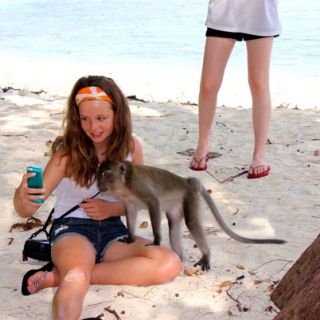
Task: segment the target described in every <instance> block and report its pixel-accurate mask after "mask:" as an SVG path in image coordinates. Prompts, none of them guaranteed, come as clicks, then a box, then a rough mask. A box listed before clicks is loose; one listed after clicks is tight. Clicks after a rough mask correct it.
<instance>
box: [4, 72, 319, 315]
mask: <svg viewBox="0 0 320 320" xmlns="http://www.w3.org/2000/svg"><path fill="white" fill-rule="evenodd" d="M26 68H27V67H26ZM11 71H12V70H11ZM30 71H31V70H30ZM6 74H9V73H8V72H7V73H6ZM75 74H76V73H68V72H66V76H65V77H63V81H62V80H61V81H60V82H59V79H57V78H55V82H54V83H52V82H50V80H49V79H48V78H46V77H44V78H41V74H39V72H35V73H32V74H31V73H29V74H28V73H25V72H22V73H21V78H20V80H19V79H18V78H19V77H18V71H17V72H16V74H15V73H14V72H13V71H12V79H11V80H9V79H8V77H7V78H6V79H1V81H0V85H1V86H2V87H4V86H7V85H12V86H14V87H17V88H28V89H29V90H39V89H43V90H46V91H49V92H50V94H41V95H34V94H31V93H30V92H29V91H28V90H25V94H24V93H23V92H22V93H21V92H20V93H16V92H12V93H10V92H8V93H6V94H0V124H1V126H0V146H1V148H0V150H1V151H0V163H1V172H0V185H1V190H0V199H1V204H2V210H1V213H0V219H1V220H0V221H1V233H0V234H1V247H0V255H1V273H0V283H1V285H0V297H1V300H0V319H6V320H14V319H15V320H21V319H35V320H40V319H41V320H42V319H50V302H51V299H52V297H53V293H54V289H46V290H42V291H41V292H39V293H37V294H35V295H32V296H28V297H23V296H22V295H21V293H20V285H21V280H22V276H23V274H24V273H25V272H26V271H27V270H29V269H31V268H37V267H39V266H40V265H41V264H42V263H40V262H37V261H32V260H29V261H27V262H22V257H21V250H22V247H23V243H24V241H25V239H27V237H28V236H29V235H30V234H31V233H32V231H26V232H23V231H19V230H14V231H13V232H12V233H10V232H9V229H10V227H11V225H12V224H13V223H16V222H23V221H24V220H23V219H21V218H19V217H18V216H17V215H16V213H15V212H14V209H13V206H12V196H13V193H14V190H15V187H17V185H18V184H19V182H20V178H21V175H22V173H24V171H25V167H26V166H28V165H40V166H44V165H45V163H46V161H47V160H48V158H47V157H45V156H44V153H45V152H46V151H47V149H46V146H45V142H46V141H48V140H50V139H51V140H52V139H54V137H55V136H56V135H57V134H58V133H59V130H60V127H61V117H62V114H61V113H62V110H63V108H64V104H65V98H66V94H67V92H68V91H69V90H70V87H71V85H72V84H73V82H74V81H75V79H76V77H77V76H78V75H76V77H75V78H73V79H71V78H72V76H73V75H75ZM84 74H85V72H84ZM79 75H80V74H79ZM29 76H30V77H31V78H30V79H31V80H30V79H29ZM117 77H118V78H119V79H121V77H123V78H122V80H119V81H120V82H122V86H123V87H124V91H125V93H126V94H127V95H130V94H137V96H138V97H140V98H144V99H146V100H156V99H155V98H154V97H157V96H158V97H160V96H161V94H162V93H163V92H167V91H166V89H163V87H159V88H158V90H155V88H154V87H152V85H151V83H152V82H151V81H149V84H150V87H149V88H148V87H144V84H145V82H144V81H142V80H141V79H137V80H135V85H136V86H137V88H135V87H134V86H132V87H130V89H129V87H128V86H127V83H126V81H128V82H129V79H133V78H134V73H131V74H129V75H128V78H126V79H127V80H126V81H125V77H124V74H122V75H120V76H117ZM117 77H116V78H117ZM154 78H155V75H153V77H151V78H149V80H150V79H154ZM28 79H29V80H28ZM40 80H41V81H42V80H43V82H42V83H41V81H40ZM69 80H70V82H69ZM140 80H141V83H140V87H139V85H138V84H137V83H139V81H140ZM144 80H145V81H147V80H146V79H144ZM157 80H159V79H158V78H156V80H155V83H157V84H159V82H158V81H157ZM171 80H172V79H171ZM291 80H292V79H291ZM184 81H186V79H185V80H184ZM189 81H191V82H192V81H193V80H192V79H189ZM191 82H190V83H191ZM57 83H58V84H59V85H60V89H61V91H60V93H59V90H55V89H54V88H56V89H57V87H58V86H57ZM169 83H170V81H168V83H166V84H163V85H164V86H166V85H169ZM284 83H286V84H287V83H288V82H287V81H286V82H282V84H283V85H284ZM48 88H49V89H48ZM62 88H63V90H62ZM148 90H149V95H147V94H143V92H148ZM237 90H238V89H237V88H236V86H234V88H233V87H232V85H230V86H229V87H228V86H226V88H225V89H224V93H222V95H221V99H220V101H223V102H222V104H224V105H227V106H230V105H231V106H237V105H243V106H244V108H240V107H239V108H229V107H220V108H219V109H218V113H217V117H216V125H215V127H214V131H213V134H212V137H211V141H212V150H213V151H217V152H220V153H221V154H222V156H221V157H220V158H217V159H214V160H211V161H209V163H208V165H209V170H208V173H206V172H202V173H197V172H193V171H190V170H189V169H188V163H189V160H190V156H185V155H181V154H179V153H177V152H180V151H185V150H186V149H188V148H193V147H195V144H196V139H197V107H195V106H190V105H183V104H181V103H173V102H171V103H170V102H166V103H155V102H150V103H139V102H130V105H131V110H132V115H133V121H134V131H135V133H136V134H137V135H138V136H139V137H140V138H141V140H142V143H143V149H144V154H145V163H146V164H149V165H154V166H159V167H162V168H166V169H168V170H171V171H173V172H175V173H177V174H180V175H183V176H191V175H192V176H195V177H198V178H199V179H201V181H202V183H203V184H204V185H205V186H206V187H207V188H208V189H211V190H212V197H213V198H214V199H215V201H216V203H217V206H218V208H219V210H220V211H221V214H222V215H223V217H224V219H225V220H226V221H227V223H228V224H229V225H230V226H232V228H234V230H236V231H237V232H238V233H241V234H242V235H245V236H250V237H261V238H263V237H278V238H283V239H286V240H287V241H288V243H287V244H285V245H248V244H243V243H239V242H236V241H235V240H231V239H229V237H228V236H226V235H225V234H224V233H223V232H222V231H221V230H220V228H219V227H218V226H217V224H216V222H215V221H213V219H212V216H211V213H210V212H209V211H208V209H207V208H206V206H204V205H203V210H202V213H203V223H204V225H205V226H206V228H207V230H208V241H209V244H210V247H211V248H212V261H211V265H212V269H211V271H210V272H208V273H205V274H202V275H196V276H186V275H184V274H181V276H179V277H178V278H177V279H176V280H175V281H173V282H171V283H168V284H164V285H160V286H150V287H132V286H107V285H106V286H92V287H91V288H90V291H89V293H88V295H87V297H86V300H85V304H84V309H83V314H82V317H89V316H91V317H92V316H97V315H99V314H101V313H104V317H103V319H115V317H114V315H112V314H109V313H108V312H107V311H105V310H104V308H105V307H108V306H110V307H111V309H114V310H116V312H117V313H118V314H119V316H120V317H121V319H122V320H125V319H130V320H132V319H133V320H142V319H159V320H178V319H179V320H180V319H183V320H194V319H197V320H209V319H210V320H212V319H217V320H224V319H233V318H236V319H246V320H268V319H273V317H274V316H275V314H276V311H275V309H274V308H275V307H274V306H273V304H272V302H270V299H269V295H270V286H272V285H273V283H274V281H277V280H279V279H280V278H281V277H282V275H283V274H284V273H285V272H286V271H287V270H288V268H289V267H290V266H291V265H292V263H293V262H294V261H295V260H296V259H297V258H298V257H299V256H300V254H301V253H302V252H303V250H304V249H305V248H306V247H307V246H308V245H309V244H310V243H311V242H312V240H313V239H314V238H315V237H316V236H317V234H318V233H319V221H320V220H319V219H320V213H319V208H320V197H319V193H320V192H319V184H320V178H319V173H320V157H319V156H315V155H314V152H315V151H316V150H319V149H320V130H319V127H320V111H319V110H320V108H319V101H320V100H318V96H317V95H318V93H317V94H316V92H318V91H316V90H314V91H313V89H312V88H311V87H310V86H308V87H306V88H305V89H304V88H302V89H300V90H297V88H295V87H294V88H292V90H290V86H286V88H282V87H281V86H278V87H277V90H275V89H273V93H274V95H275V100H276V101H275V102H274V110H273V115H272V122H271V130H270V134H269V139H270V141H271V143H272V144H269V145H268V147H267V152H268V161H269V163H270V165H271V167H272V170H271V174H270V176H269V177H267V178H264V179H257V180H248V179H246V176H245V175H243V176H241V177H238V178H236V179H234V180H233V181H228V182H225V183H219V182H218V180H220V181H221V180H223V179H225V178H227V177H229V176H232V175H235V174H237V173H239V172H241V171H242V170H244V169H246V168H247V167H248V164H249V162H250V156H251V149H252V139H253V138H252V129H251V115H250V110H249V109H248V108H247V107H248V106H249V103H247V100H242V97H243V96H245V94H244V93H243V92H245V91H243V90H242V91H243V92H242V95H240V96H239V95H238V93H237ZM62 91H64V92H62ZM186 91H187V90H186ZM189 93H192V95H193V96H194V97H195V96H196V94H197V87H196V81H195V82H193V87H192V90H191V91H190V92H189ZM56 94H60V95H56ZM228 97H229V98H228ZM176 98H177V99H176ZM224 98H225V99H224ZM179 99H180V101H182V102H183V101H188V100H189V99H188V98H186V99H185V100H184V99H183V95H180V97H179V93H177V94H176V97H173V98H172V100H178V101H179ZM228 99H230V100H228ZM245 99H248V97H245ZM159 101H166V97H163V99H159ZM190 101H193V102H195V100H193V99H190ZM317 103H318V104H317ZM281 104H282V105H283V106H288V107H289V108H286V107H282V108H276V107H277V106H279V105H281ZM296 104H297V105H298V107H300V108H301V109H304V110H294V109H293V108H292V107H294V106H295V105H296ZM317 106H318V107H317ZM53 201H54V198H53V197H52V198H51V199H50V200H48V201H47V203H46V204H45V205H44V206H43V207H42V208H41V210H39V212H38V213H37V214H36V216H37V217H40V218H41V219H42V220H44V219H45V218H46V216H47V214H48V212H49V210H50V209H51V206H52V203H53ZM144 220H148V218H147V215H146V214H145V213H141V215H140V218H139V221H140V222H141V221H144ZM233 224H234V225H233ZM137 233H138V234H139V235H143V236H145V237H149V238H151V237H152V234H151V230H150V227H148V228H147V229H137ZM183 234H184V239H183V242H184V247H185V257H186V259H185V262H184V266H185V267H186V268H192V265H193V263H194V262H195V261H197V259H198V258H199V256H200V254H199V250H198V249H196V248H193V241H192V239H190V238H189V235H188V232H187V231H186V230H185V229H184V233H183ZM163 236H164V240H163V244H165V245H168V232H167V222H166V220H165V219H164V220H163ZM10 238H12V239H13V242H12V243H11V244H9V239H10ZM238 277H243V278H242V279H240V280H238V281H237V278H238ZM224 281H230V282H227V283H225V284H226V285H227V286H223V285H222V286H221V287H219V285H221V284H223V283H224ZM228 283H229V285H228ZM230 283H233V284H232V285H231V284H230ZM233 299H236V300H238V301H239V304H238V307H237V302H236V301H235V300H233ZM270 306H271V308H269V307H270ZM240 307H241V308H247V309H244V310H247V311H246V312H244V311H242V312H241V311H240ZM268 310H271V311H268Z"/></svg>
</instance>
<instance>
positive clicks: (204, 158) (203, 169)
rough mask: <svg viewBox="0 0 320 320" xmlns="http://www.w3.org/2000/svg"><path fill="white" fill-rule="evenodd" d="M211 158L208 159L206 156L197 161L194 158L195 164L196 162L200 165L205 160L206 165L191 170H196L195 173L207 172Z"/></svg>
mask: <svg viewBox="0 0 320 320" xmlns="http://www.w3.org/2000/svg"><path fill="white" fill-rule="evenodd" d="M209 159H210V158H209V157H208V154H206V155H205V156H204V157H202V158H201V159H200V160H197V159H196V158H195V157H193V158H192V160H193V161H194V162H196V163H197V164H200V163H201V161H202V160H205V165H204V166H203V167H199V166H197V167H195V166H189V168H190V169H191V170H194V171H206V170H207V169H208V166H207V162H208V160H209Z"/></svg>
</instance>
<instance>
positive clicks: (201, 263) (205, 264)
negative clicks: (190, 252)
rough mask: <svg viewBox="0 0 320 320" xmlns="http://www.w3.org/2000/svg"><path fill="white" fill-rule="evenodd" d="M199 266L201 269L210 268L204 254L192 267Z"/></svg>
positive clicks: (206, 269)
mask: <svg viewBox="0 0 320 320" xmlns="http://www.w3.org/2000/svg"><path fill="white" fill-rule="evenodd" d="M196 266H200V267H201V270H202V271H208V270H210V262H209V261H208V258H207V257H206V256H203V257H202V258H201V259H200V260H199V261H198V262H197V263H195V264H194V267H196Z"/></svg>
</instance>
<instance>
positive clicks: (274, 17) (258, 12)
mask: <svg viewBox="0 0 320 320" xmlns="http://www.w3.org/2000/svg"><path fill="white" fill-rule="evenodd" d="M205 25H206V26H207V27H208V28H211V29H217V30H221V31H228V32H241V33H248V34H253V35H258V36H275V35H277V34H280V33H281V31H282V28H281V24H280V20H279V15H278V0H210V1H209V7H208V16H207V20H206V23H205Z"/></svg>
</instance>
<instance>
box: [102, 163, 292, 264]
mask: <svg viewBox="0 0 320 320" xmlns="http://www.w3.org/2000/svg"><path fill="white" fill-rule="evenodd" d="M97 182H98V188H99V190H100V191H101V192H102V193H104V194H112V195H113V196H115V197H116V198H117V199H118V200H119V201H120V202H122V203H124V205H125V208H126V219H127V228H128V242H133V241H134V234H135V222H136V217H137V212H138V210H139V209H147V210H148V211H149V214H150V220H151V225H152V230H153V234H154V242H153V244H154V245H160V242H161V231H160V226H161V211H164V212H165V213H166V216H167V218H168V223H169V238H170V245H171V248H172V249H173V250H174V251H175V252H176V253H177V254H178V256H179V257H180V258H181V259H183V252H182V245H181V231H180V229H181V221H182V219H183V218H184V220H185V223H186V226H187V228H188V229H189V231H190V233H191V235H192V236H193V238H194V240H195V242H196V244H197V246H198V248H199V249H200V251H201V253H202V257H201V259H200V260H199V261H198V262H197V263H196V264H195V266H197V265H199V266H201V268H202V270H208V269H210V249H209V246H208V244H207V240H206V235H205V231H204V229H203V226H202V224H201V220H200V215H199V201H200V198H201V196H202V197H203V198H204V200H205V201H206V203H207V205H208V206H209V208H210V210H211V212H212V213H213V215H214V217H215V219H216V220H217V222H218V224H219V225H220V227H221V228H222V229H223V230H224V231H225V232H226V233H227V234H228V235H229V236H230V237H232V238H233V239H235V240H237V241H240V242H245V243H272V244H283V243H285V242H286V241H284V240H281V239H255V238H246V237H243V236H241V235H239V234H237V233H235V232H234V231H232V230H231V229H230V228H229V227H228V226H227V225H226V223H225V222H224V220H223V219H222V217H221V215H220V214H219V211H218V209H217V207H216V205H215V203H214V201H213V199H212V198H211V196H210V195H209V193H208V192H207V190H206V189H205V188H204V186H203V185H202V184H201V182H200V181H199V180H198V179H196V178H183V177H180V176H178V175H176V174H174V173H172V172H169V171H167V170H164V169H159V168H155V167H151V166H144V165H138V164H133V163H132V162H128V161H114V160H109V161H104V162H103V163H102V164H101V165H100V167H99V170H98V174H97Z"/></svg>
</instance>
